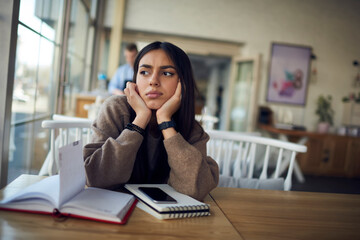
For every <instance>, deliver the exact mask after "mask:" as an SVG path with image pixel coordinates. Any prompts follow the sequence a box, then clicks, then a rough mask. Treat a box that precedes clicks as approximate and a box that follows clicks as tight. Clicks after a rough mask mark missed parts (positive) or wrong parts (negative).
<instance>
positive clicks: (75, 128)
mask: <svg viewBox="0 0 360 240" xmlns="http://www.w3.org/2000/svg"><path fill="white" fill-rule="evenodd" d="M91 125H92V120H90V119H86V118H77V117H69V116H64V115H58V114H54V115H53V119H52V120H44V121H43V122H42V124H41V126H42V127H43V128H47V129H50V151H49V154H48V156H47V157H46V160H45V161H44V164H43V166H42V168H41V170H40V172H39V175H52V174H55V173H57V172H58V169H59V162H58V156H57V155H58V149H59V148H60V147H62V146H65V145H67V144H69V143H70V142H73V141H78V140H81V141H82V144H83V145H85V144H87V143H89V142H90V137H91Z"/></svg>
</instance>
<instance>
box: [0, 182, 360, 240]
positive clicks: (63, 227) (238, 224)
mask: <svg viewBox="0 0 360 240" xmlns="http://www.w3.org/2000/svg"><path fill="white" fill-rule="evenodd" d="M41 178H42V177H39V176H33V175H22V176H20V177H19V178H17V179H16V180H15V181H14V182H12V183H11V184H9V185H8V186H7V187H6V188H5V189H3V190H1V192H0V198H2V197H4V196H9V195H11V194H14V193H15V192H17V191H19V190H20V189H22V188H24V187H26V186H28V185H29V184H32V183H34V182H36V181H39V180H40V179H41ZM210 195H211V196H209V197H207V198H206V199H205V201H206V202H207V203H209V204H211V214H212V215H211V216H209V217H200V218H187V219H178V220H157V219H156V218H154V217H152V216H151V215H149V214H147V213H145V212H143V211H142V210H140V209H138V208H136V209H135V210H134V212H133V213H132V215H131V216H130V219H129V221H128V223H127V224H126V225H116V224H106V223H100V222H94V221H87V220H81V219H75V218H68V219H66V220H65V221H59V220H57V219H55V218H52V217H51V216H48V215H38V214H30V213H17V212H7V211H0V239H20V238H21V239H221V240H228V239H270V240H271V239H360V195H345V194H324V193H307V192H287V191H270V190H251V189H239V188H216V189H215V190H213V191H212V192H211V194H210Z"/></svg>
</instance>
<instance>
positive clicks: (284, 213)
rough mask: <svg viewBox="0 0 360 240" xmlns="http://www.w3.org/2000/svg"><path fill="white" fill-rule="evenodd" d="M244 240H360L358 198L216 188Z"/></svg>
mask: <svg viewBox="0 0 360 240" xmlns="http://www.w3.org/2000/svg"><path fill="white" fill-rule="evenodd" d="M211 196H212V197H213V198H214V200H215V202H216V204H217V205H218V206H219V207H220V209H221V210H222V211H223V212H224V214H225V215H226V217H227V218H228V219H229V220H230V222H231V223H232V224H233V225H234V227H235V228H236V229H237V231H238V232H239V233H240V235H241V237H242V238H244V239H269V240H271V239H342V240H343V239H351V240H353V239H360V195H350V194H326V193H309V192H295V191H269V190H253V189H239V188H237V189H235V188H216V189H215V190H213V191H212V192H211Z"/></svg>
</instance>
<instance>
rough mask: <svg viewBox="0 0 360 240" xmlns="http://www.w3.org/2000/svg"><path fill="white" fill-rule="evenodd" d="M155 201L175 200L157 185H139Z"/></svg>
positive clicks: (169, 201) (167, 201)
mask: <svg viewBox="0 0 360 240" xmlns="http://www.w3.org/2000/svg"><path fill="white" fill-rule="evenodd" d="M139 190H140V191H142V192H143V193H145V194H146V195H147V196H148V197H149V198H151V200H152V201H153V202H155V203H177V202H176V200H175V199H174V198H172V197H170V196H169V195H167V194H166V192H164V191H163V190H161V189H160V188H157V187H139Z"/></svg>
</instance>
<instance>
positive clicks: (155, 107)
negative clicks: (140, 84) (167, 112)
mask: <svg viewBox="0 0 360 240" xmlns="http://www.w3.org/2000/svg"><path fill="white" fill-rule="evenodd" d="M146 106H147V107H148V108H149V109H151V110H158V109H159V108H160V107H161V106H162V104H159V103H147V104H146Z"/></svg>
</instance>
